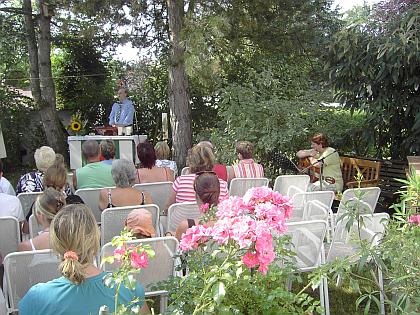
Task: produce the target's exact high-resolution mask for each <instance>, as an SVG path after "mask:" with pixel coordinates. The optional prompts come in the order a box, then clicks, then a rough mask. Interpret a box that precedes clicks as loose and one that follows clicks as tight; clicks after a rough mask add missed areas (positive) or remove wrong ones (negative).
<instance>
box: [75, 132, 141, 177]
mask: <svg viewBox="0 0 420 315" xmlns="http://www.w3.org/2000/svg"><path fill="white" fill-rule="evenodd" d="M106 139H109V140H112V141H114V144H115V158H116V159H120V158H122V159H127V160H131V161H133V162H134V164H136V163H139V160H138V158H137V152H136V148H137V145H138V144H139V143H140V142H144V141H146V140H147V136H146V135H132V136H69V137H68V138H67V143H68V144H69V150H70V168H71V169H77V168H80V167H82V166H83V165H85V164H86V161H85V159H84V157H83V154H82V143H83V142H84V141H87V140H95V141H98V142H100V141H101V140H106Z"/></svg>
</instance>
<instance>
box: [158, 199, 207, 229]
mask: <svg viewBox="0 0 420 315" xmlns="http://www.w3.org/2000/svg"><path fill="white" fill-rule="evenodd" d="M200 216H201V212H200V209H199V208H198V205H197V203H196V202H182V203H174V204H173V205H171V206H170V207H169V209H168V221H167V226H166V230H165V232H172V233H173V232H175V231H176V228H177V227H178V226H179V224H180V223H181V222H182V221H183V220H186V219H198V218H199V217H200Z"/></svg>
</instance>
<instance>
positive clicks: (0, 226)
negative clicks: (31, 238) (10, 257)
mask: <svg viewBox="0 0 420 315" xmlns="http://www.w3.org/2000/svg"><path fill="white" fill-rule="evenodd" d="M19 243H20V229H19V221H18V220H17V219H16V218H15V217H9V216H8V217H0V253H1V255H2V256H3V257H5V256H6V255H7V254H9V253H13V252H16V251H17V247H18V245H19Z"/></svg>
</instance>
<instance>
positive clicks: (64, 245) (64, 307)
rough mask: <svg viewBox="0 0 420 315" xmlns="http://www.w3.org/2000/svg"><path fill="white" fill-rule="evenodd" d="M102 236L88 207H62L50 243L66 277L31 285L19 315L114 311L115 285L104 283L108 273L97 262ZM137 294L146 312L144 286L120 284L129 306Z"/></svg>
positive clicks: (121, 294) (123, 301)
mask: <svg viewBox="0 0 420 315" xmlns="http://www.w3.org/2000/svg"><path fill="white" fill-rule="evenodd" d="M99 235H100V234H99V229H98V226H97V224H96V220H95V217H94V216H93V214H92V211H91V210H90V209H89V208H88V207H86V206H85V205H68V206H66V207H64V208H63V209H61V210H60V211H59V212H58V213H57V214H56V216H55V217H54V219H53V220H52V222H51V230H50V243H51V248H52V249H53V251H54V252H56V253H57V254H58V255H59V256H60V258H61V260H62V263H61V264H60V271H61V273H62V275H63V277H61V278H58V279H54V280H52V281H48V282H47V283H39V284H36V285H35V286H33V287H32V288H30V289H29V291H28V292H27V293H26V294H25V296H24V297H23V298H22V299H21V300H20V302H19V304H18V308H19V314H20V315H28V314H44V315H53V314H98V313H99V309H100V307H101V306H102V305H106V306H107V307H108V309H110V310H113V309H114V306H115V304H114V302H115V291H116V288H113V289H111V288H108V287H107V286H105V284H104V282H103V278H104V276H105V275H106V273H104V272H102V270H100V269H99V268H98V267H96V265H95V259H96V256H97V254H98V251H99V248H100V247H99V237H100V236H99ZM134 297H139V298H140V302H139V306H140V305H142V308H141V310H140V312H141V313H145V314H147V312H148V308H147V305H146V303H145V302H144V289H143V287H142V286H141V285H140V284H139V283H137V284H136V287H135V290H134V291H130V290H128V289H127V288H126V287H125V286H124V285H122V286H121V287H120V289H119V296H118V301H119V302H120V303H123V304H125V305H127V304H128V303H129V302H130V301H131V300H132V299H133V298H134Z"/></svg>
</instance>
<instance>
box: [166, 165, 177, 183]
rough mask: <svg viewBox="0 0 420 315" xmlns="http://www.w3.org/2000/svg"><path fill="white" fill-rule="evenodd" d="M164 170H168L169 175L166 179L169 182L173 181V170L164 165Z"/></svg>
mask: <svg viewBox="0 0 420 315" xmlns="http://www.w3.org/2000/svg"><path fill="white" fill-rule="evenodd" d="M165 168H166V171H167V172H168V174H169V176H168V179H169V181H170V182H173V181H174V180H175V172H174V171H173V170H171V169H170V168H169V167H165Z"/></svg>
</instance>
